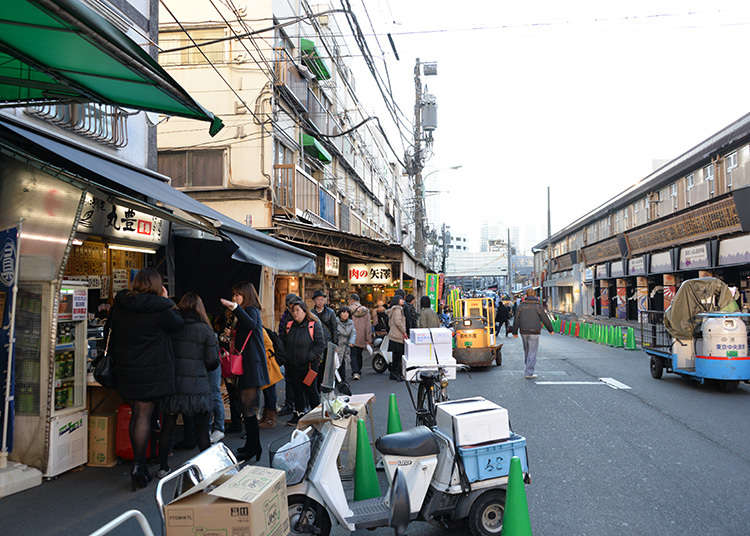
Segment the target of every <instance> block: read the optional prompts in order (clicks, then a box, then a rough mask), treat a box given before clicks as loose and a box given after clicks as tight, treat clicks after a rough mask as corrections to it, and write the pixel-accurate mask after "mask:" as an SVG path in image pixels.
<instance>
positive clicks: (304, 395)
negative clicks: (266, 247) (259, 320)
mask: <svg viewBox="0 0 750 536" xmlns="http://www.w3.org/2000/svg"><path fill="white" fill-rule="evenodd" d="M284 330H285V333H286V337H285V343H284V349H285V350H286V363H287V364H286V380H287V382H288V383H289V384H291V385H292V389H293V392H294V409H295V413H293V414H292V418H291V419H290V420H289V422H288V424H289V425H290V426H296V424H297V422H298V421H299V418H300V417H301V416H302V414H303V413H304V411H305V405H306V404H307V405H308V406H309V407H310V408H311V409H312V408H314V407H315V406H317V405H318V404H320V395H319V394H318V383H317V382H316V381H313V382H312V383H311V385H307V384H305V382H304V381H303V380H304V379H305V376H306V375H307V373H308V371H309V370H311V369H312V370H314V371H315V372H318V371H319V369H320V362H321V360H322V358H323V350H324V348H325V345H326V341H325V335H324V334H323V326H322V325H321V324H320V321H319V320H318V319H317V318H316V317H314V316H313V315H312V314H310V311H308V309H307V305H305V304H304V303H303V302H295V303H294V305H292V320H290V321H289V322H287V324H286V326H285V327H284Z"/></svg>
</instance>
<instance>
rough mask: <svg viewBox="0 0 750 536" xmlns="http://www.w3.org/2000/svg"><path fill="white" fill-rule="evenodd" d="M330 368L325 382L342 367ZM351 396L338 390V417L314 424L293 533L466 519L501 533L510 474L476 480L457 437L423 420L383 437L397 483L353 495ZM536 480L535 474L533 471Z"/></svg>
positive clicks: (295, 489)
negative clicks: (344, 452)
mask: <svg viewBox="0 0 750 536" xmlns="http://www.w3.org/2000/svg"><path fill="white" fill-rule="evenodd" d="M329 368H330V367H329V366H327V367H326V369H327V370H326V371H325V373H324V379H323V386H324V387H325V386H326V385H332V384H329V383H327V378H331V377H333V375H334V371H332V370H328V369H329ZM345 400H346V399H345V398H343V397H339V398H335V397H334V395H333V393H330V394H329V396H328V397H327V399H325V400H324V402H323V411H324V412H326V416H327V417H329V418H330V420H328V421H327V422H325V423H324V424H323V425H322V427H321V430H320V432H317V431H313V430H312V429H309V433H310V434H312V435H313V436H315V437H314V440H313V441H312V444H313V445H314V447H313V449H312V453H311V456H310V460H309V463H308V470H307V473H306V475H305V477H304V478H303V479H302V480H301V482H299V483H296V484H294V485H290V486H288V488H287V494H288V500H289V516H290V523H291V534H300V535H301V534H305V535H308V534H309V535H315V536H328V534H329V533H330V531H331V526H332V523H333V522H335V523H337V524H339V525H341V526H342V527H344V528H346V529H347V530H349V531H354V530H357V529H363V528H367V529H374V528H378V527H388V526H390V527H393V528H394V529H395V530H396V534H403V531H404V530H405V528H406V525H407V524H408V523H409V522H411V521H414V520H420V521H427V522H430V523H433V524H435V525H437V526H439V527H442V528H453V527H456V526H457V525H459V524H461V523H464V522H465V523H466V524H467V525H468V528H469V530H470V532H471V534H472V535H474V536H489V535H492V534H499V533H500V530H501V528H502V517H503V512H504V509H505V488H506V486H507V481H508V479H507V476H503V477H498V478H492V479H488V480H481V481H477V482H471V483H470V482H469V481H468V478H467V477H466V473H465V470H464V466H463V462H462V460H461V458H460V457H459V456H457V452H456V451H457V448H456V447H455V445H454V443H453V442H452V441H451V440H450V439H449V438H448V437H447V436H446V435H444V434H442V433H441V432H440V431H439V430H438V429H437V428H433V429H430V428H427V427H426V426H418V427H416V428H413V429H411V430H407V431H404V432H399V433H396V434H389V435H386V436H383V437H381V438H379V439H378V440H377V441H376V444H375V446H376V448H377V450H378V451H379V452H380V453H381V454H382V455H383V460H384V466H385V471H386V475H387V477H388V481H389V483H390V484H389V489H388V491H386V493H385V494H384V495H383V496H382V497H376V498H373V499H367V500H362V501H356V502H354V501H352V502H350V501H349V500H348V499H347V496H346V493H345V491H344V486H343V484H342V480H341V476H340V474H339V471H338V466H337V460H338V455H339V452H340V450H341V447H342V445H343V443H344V439H345V437H346V434H347V430H348V428H349V420H350V419H351V418H352V417H353V416H354V415H356V411H354V410H352V409H351V408H350V407H349V406H348V405H347V404H346V403H345ZM526 480H527V481H528V473H527V474H526Z"/></svg>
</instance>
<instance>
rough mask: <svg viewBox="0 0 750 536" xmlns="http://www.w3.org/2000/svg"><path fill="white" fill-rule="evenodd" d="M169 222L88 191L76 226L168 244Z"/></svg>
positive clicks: (131, 238) (82, 228)
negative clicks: (93, 194)
mask: <svg viewBox="0 0 750 536" xmlns="http://www.w3.org/2000/svg"><path fill="white" fill-rule="evenodd" d="M168 226H169V224H168V222H167V221H165V220H163V219H161V218H157V217H156V216H151V215H150V214H146V213H144V212H138V211H137V210H133V209H132V208H130V207H121V206H118V205H115V204H114V203H110V202H108V201H105V200H103V199H99V198H97V197H94V196H92V195H91V194H86V203H85V205H84V207H83V211H82V212H81V219H80V221H79V222H78V227H76V230H77V231H79V232H82V233H88V234H92V235H96V236H108V237H112V238H125V239H128V240H132V241H135V242H145V243H149V244H158V245H164V244H166V243H167V239H168V238H169V232H168V230H169V227H168Z"/></svg>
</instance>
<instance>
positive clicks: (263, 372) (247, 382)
mask: <svg viewBox="0 0 750 536" xmlns="http://www.w3.org/2000/svg"><path fill="white" fill-rule="evenodd" d="M221 303H222V305H224V306H225V307H226V308H227V309H231V310H232V313H233V314H234V318H235V321H236V324H235V333H234V348H235V350H237V351H238V352H240V353H241V354H242V374H241V375H240V376H238V387H239V390H240V400H241V402H242V412H243V414H244V417H243V419H242V420H243V423H244V425H245V445H244V446H242V447H240V448H239V449H238V450H237V459H238V460H240V461H244V460H249V459H250V458H255V459H256V460H260V455H261V453H262V452H263V448H262V447H261V444H260V430H259V428H258V417H257V414H258V389H259V388H261V387H262V386H264V385H268V384H269V383H270V380H269V379H268V367H267V365H266V349H265V345H264V344H263V322H262V320H261V318H260V311H261V305H260V298H259V297H258V291H257V290H255V286H254V285H253V284H252V283H238V284H236V285H234V286H233V287H232V300H231V301H230V300H225V299H223V298H222V299H221Z"/></svg>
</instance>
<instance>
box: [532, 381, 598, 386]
mask: <svg viewBox="0 0 750 536" xmlns="http://www.w3.org/2000/svg"><path fill="white" fill-rule="evenodd" d="M534 383H536V384H537V385H604V384H603V383H602V382H575V381H561V382H534Z"/></svg>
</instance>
